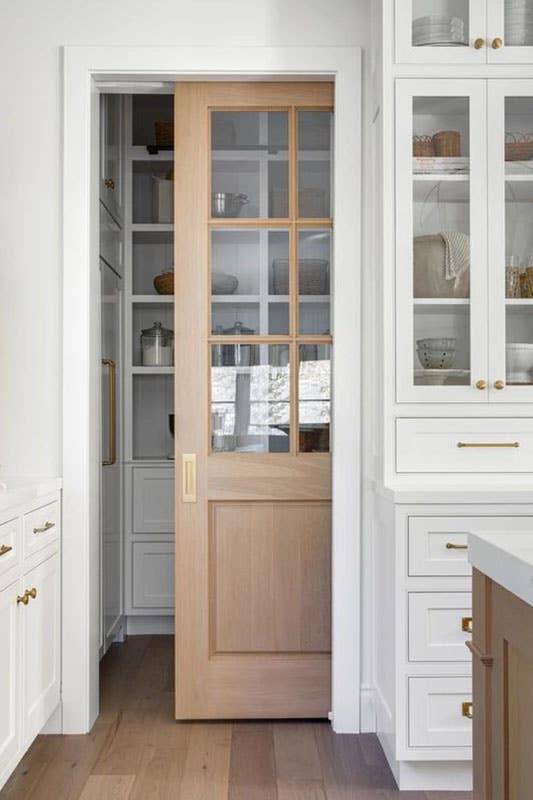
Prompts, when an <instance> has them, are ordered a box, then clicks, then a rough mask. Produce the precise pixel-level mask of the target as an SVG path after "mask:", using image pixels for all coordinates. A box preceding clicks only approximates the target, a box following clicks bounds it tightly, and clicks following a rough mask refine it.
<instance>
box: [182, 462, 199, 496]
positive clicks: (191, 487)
mask: <svg viewBox="0 0 533 800" xmlns="http://www.w3.org/2000/svg"><path fill="white" fill-rule="evenodd" d="M181 467H182V484H183V502H184V503H196V453H183V455H182V457H181Z"/></svg>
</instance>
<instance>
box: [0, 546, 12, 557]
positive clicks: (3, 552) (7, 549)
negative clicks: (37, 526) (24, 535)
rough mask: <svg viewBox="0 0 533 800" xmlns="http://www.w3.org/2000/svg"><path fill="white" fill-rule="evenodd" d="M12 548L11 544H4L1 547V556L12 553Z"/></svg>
mask: <svg viewBox="0 0 533 800" xmlns="http://www.w3.org/2000/svg"><path fill="white" fill-rule="evenodd" d="M11 550H13V548H12V547H11V545H10V544H3V545H2V546H1V547H0V556H5V555H6V554H7V553H10V552H11Z"/></svg>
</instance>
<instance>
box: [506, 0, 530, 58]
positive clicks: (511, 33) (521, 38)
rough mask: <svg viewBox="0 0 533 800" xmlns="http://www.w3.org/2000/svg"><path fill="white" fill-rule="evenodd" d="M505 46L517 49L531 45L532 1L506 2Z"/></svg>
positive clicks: (512, 0) (510, 0) (507, 0)
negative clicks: (512, 46) (516, 47)
mask: <svg viewBox="0 0 533 800" xmlns="http://www.w3.org/2000/svg"><path fill="white" fill-rule="evenodd" d="M505 44H507V45H514V46H518V47H520V46H524V45H533V2H532V0H506V3H505Z"/></svg>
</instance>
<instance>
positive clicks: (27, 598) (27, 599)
mask: <svg viewBox="0 0 533 800" xmlns="http://www.w3.org/2000/svg"><path fill="white" fill-rule="evenodd" d="M29 602H30V596H29V594H28V592H24V594H23V595H20V594H19V595H18V596H17V605H18V606H19V605H20V604H21V603H22V605H23V606H27V605H28V603H29Z"/></svg>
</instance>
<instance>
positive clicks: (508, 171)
mask: <svg viewBox="0 0 533 800" xmlns="http://www.w3.org/2000/svg"><path fill="white" fill-rule="evenodd" d="M488 98H489V100H488V130H489V159H488V163H489V206H488V208H489V264H490V283H489V287H490V289H489V301H490V306H489V322H490V324H489V345H490V348H489V353H490V368H489V377H490V393H491V400H496V401H500V402H520V401H524V402H530V401H531V399H533V81H520V80H518V81H516V80H513V81H507V80H505V81H500V80H497V81H496V80H494V81H489V91H488Z"/></svg>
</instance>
